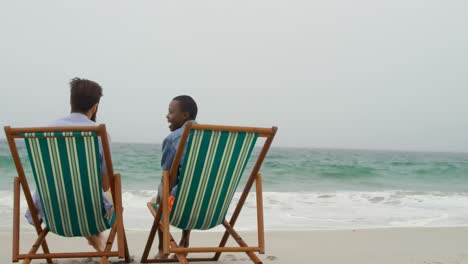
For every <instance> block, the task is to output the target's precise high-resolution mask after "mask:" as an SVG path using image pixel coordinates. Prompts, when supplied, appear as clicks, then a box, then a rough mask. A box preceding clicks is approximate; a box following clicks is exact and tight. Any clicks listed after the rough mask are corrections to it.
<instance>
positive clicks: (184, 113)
mask: <svg viewBox="0 0 468 264" xmlns="http://www.w3.org/2000/svg"><path fill="white" fill-rule="evenodd" d="M182 114H183V115H184V120H185V121H188V120H190V114H189V112H183V113H182Z"/></svg>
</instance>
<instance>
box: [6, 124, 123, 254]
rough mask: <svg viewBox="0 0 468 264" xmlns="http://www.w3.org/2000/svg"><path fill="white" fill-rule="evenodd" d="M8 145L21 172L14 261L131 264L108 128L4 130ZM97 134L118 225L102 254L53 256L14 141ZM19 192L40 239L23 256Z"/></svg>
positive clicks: (16, 193)
mask: <svg viewBox="0 0 468 264" xmlns="http://www.w3.org/2000/svg"><path fill="white" fill-rule="evenodd" d="M4 129H5V134H6V137H7V141H8V144H9V147H10V150H11V154H12V157H13V161H14V164H15V166H16V170H17V172H18V176H17V177H15V179H14V199H13V200H14V209H13V210H14V212H13V247H12V250H13V252H12V253H13V254H12V261H13V262H18V261H19V260H24V261H23V263H30V261H31V260H32V259H46V260H47V263H52V259H54V258H86V257H101V263H108V258H109V257H119V258H124V259H125V261H126V262H130V256H129V252H128V246H127V239H126V235H125V230H124V225H123V217H122V212H123V207H122V188H121V186H122V185H121V176H120V174H118V173H117V174H114V169H113V166H112V159H111V153H110V148H109V140H108V137H107V132H106V127H105V125H99V126H82V127H79V126H74V127H29V128H11V127H9V126H6V127H4ZM76 131H80V132H96V135H97V136H99V137H100V138H101V142H102V147H103V152H104V153H103V155H104V159H105V161H106V165H107V173H108V175H109V184H110V188H111V191H112V197H113V201H114V209H115V221H114V224H113V226H112V228H111V231H110V234H109V237H108V239H107V242H106V245H105V250H104V251H103V252H95V251H94V252H64V253H51V252H50V250H49V247H48V245H47V241H46V236H47V234H48V232H49V230H48V228H47V227H46V228H42V226H41V224H40V222H39V218H38V215H37V211H36V208H35V207H34V203H33V199H32V195H31V191H30V188H29V184H28V181H27V179H26V175H25V172H24V169H23V165H22V162H21V159H20V156H19V153H18V149H17V146H16V143H15V139H18V138H24V137H23V136H22V134H23V133H34V132H76ZM20 188H22V189H23V193H24V196H25V198H26V203H27V205H28V208H29V210H30V212H31V216H32V219H33V222H34V227H35V230H36V233H37V235H38V238H37V240H36V241H35V242H34V244H33V245H32V247H31V249H30V250H29V252H28V253H25V254H22V253H20V226H19V221H20ZM116 235H117V244H118V248H117V250H116V251H112V246H113V244H114V240H115V237H116ZM39 247H42V251H43V253H37V251H38V249H39Z"/></svg>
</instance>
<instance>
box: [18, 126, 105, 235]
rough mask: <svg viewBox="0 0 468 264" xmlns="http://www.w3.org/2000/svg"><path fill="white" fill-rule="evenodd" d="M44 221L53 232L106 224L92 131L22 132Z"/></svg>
mask: <svg viewBox="0 0 468 264" xmlns="http://www.w3.org/2000/svg"><path fill="white" fill-rule="evenodd" d="M21 136H22V137H24V138H25V142H26V148H27V151H28V156H29V160H30V163H31V167H32V171H33V175H34V179H35V182H36V186H37V191H38V193H39V197H40V199H41V204H42V209H43V212H44V218H45V223H46V225H47V227H48V228H49V230H50V231H51V232H53V233H55V234H58V235H61V236H65V237H73V236H90V235H95V234H98V233H100V232H101V231H104V230H106V229H108V228H110V226H111V224H112V223H110V221H108V220H107V218H106V217H105V213H106V212H105V208H104V207H103V201H102V185H101V164H100V154H99V141H98V137H97V135H96V132H52V133H49V132H47V133H24V134H22V135H21Z"/></svg>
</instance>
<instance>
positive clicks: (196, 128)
mask: <svg viewBox="0 0 468 264" xmlns="http://www.w3.org/2000/svg"><path fill="white" fill-rule="evenodd" d="M276 131H277V128H276V127H272V128H254V127H229V126H214V125H201V124H191V123H186V125H185V128H184V131H183V134H182V137H181V140H180V143H179V146H178V149H177V151H176V155H175V158H174V162H173V164H172V167H171V169H170V171H164V172H163V191H162V201H161V203H159V204H157V205H156V206H155V205H154V204H152V203H148V208H149V210H150V211H151V213H152V215H153V216H154V221H153V226H152V228H151V231H150V233H149V237H148V240H147V243H146V246H145V249H144V252H143V255H142V258H141V263H158V262H180V263H188V261H217V260H218V259H219V257H220V255H221V253H222V252H245V253H247V255H248V256H249V257H250V259H251V260H252V261H253V262H254V263H257V264H258V263H262V262H261V261H260V259H259V258H258V257H257V255H256V254H255V252H258V253H260V254H263V253H264V250H265V246H264V226H263V201H262V181H261V179H262V178H261V174H260V173H259V170H260V167H261V166H262V163H263V160H264V159H265V156H266V154H267V152H268V149H269V148H270V145H271V143H272V141H273V138H274V136H275V134H276ZM258 137H265V138H266V141H265V143H264V145H263V147H262V149H261V151H260V154H259V156H258V159H257V161H256V163H255V165H254V167H253V170H252V172H251V174H250V177H249V179H248V181H247V183H246V186H245V187H244V191H243V192H242V195H241V197H240V199H239V202H238V204H237V206H236V208H235V211H234V213H233V215H232V217H231V219H230V221H229V222H228V221H227V220H226V214H227V211H228V208H229V205H230V204H231V201H232V197H233V195H234V193H235V192H236V189H237V187H238V184H239V181H240V178H241V176H242V174H243V171H244V169H245V167H246V164H247V162H248V160H249V158H250V155H251V153H252V149H253V148H254V145H255V143H256V141H257V138H258ZM184 150H185V158H184V162H183V164H182V168H181V172H180V178H179V183H178V188H177V193H176V198H175V202H174V204H173V207H172V210H171V212H170V213H169V209H168V199H169V193H170V191H169V183H170V182H173V180H174V177H175V176H176V172H177V170H178V168H179V164H180V160H181V158H182V155H183V153H184ZM254 182H255V183H256V198H257V200H256V201H257V224H258V246H255V247H251V246H248V245H247V244H246V243H245V242H244V240H242V238H241V237H240V236H239V234H238V233H237V232H236V231H235V230H234V225H235V223H236V221H237V218H238V216H239V214H240V212H241V210H242V206H243V205H244V202H245V200H246V199H247V196H248V195H249V191H250V189H251V187H252V185H253V184H254ZM156 207H157V208H158V209H155V208H156ZM169 225H172V226H175V227H177V228H180V229H184V230H188V229H198V230H207V229H211V228H213V227H215V226H218V225H223V226H224V227H225V228H226V231H225V233H224V235H223V237H222V239H221V242H220V243H219V245H218V247H188V248H183V247H180V246H179V245H178V244H177V243H176V242H175V241H174V238H173V237H172V235H171V233H170V230H169ZM158 229H160V230H161V231H162V232H163V252H164V253H165V254H170V253H175V255H176V256H177V259H164V260H162V259H155V258H151V259H150V258H148V255H149V252H150V250H151V247H152V245H153V241H154V238H155V234H156V232H157V230H158ZM230 235H231V236H232V237H233V238H234V240H235V241H236V242H237V243H238V244H239V246H238V247H226V242H227V240H228V238H229V236H230ZM206 252H213V253H215V255H214V256H213V257H211V258H187V257H186V255H187V254H188V253H206Z"/></svg>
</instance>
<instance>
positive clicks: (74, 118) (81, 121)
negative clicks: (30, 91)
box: [24, 113, 112, 225]
mask: <svg viewBox="0 0 468 264" xmlns="http://www.w3.org/2000/svg"><path fill="white" fill-rule="evenodd" d="M97 125H98V124H96V123H95V122H94V121H91V120H89V118H88V117H87V116H85V115H83V114H80V113H71V114H69V115H68V116H66V117H63V118H61V119H58V120H55V121H54V122H52V123H50V124H49V126H50V127H58V126H97ZM99 156H100V157H99V158H100V160H101V173H105V172H107V167H106V162H105V160H104V159H103V150H102V143H101V140H99ZM102 201H103V203H104V207H105V208H106V212H107V213H108V212H109V210H110V209H111V208H112V203H111V202H110V201H109V200H108V199H107V197H106V196H105V195H103V196H102ZM33 202H34V207H36V211H37V214H38V217H39V221H41V222H42V219H43V218H44V213H43V212H42V204H41V200H40V198H39V195H38V193H37V192H34V194H33ZM24 216H25V217H26V219H27V220H28V222H29V223H30V224H31V225H34V222H33V219H32V216H31V212H30V211H29V209H27V210H26V213H25V215H24Z"/></svg>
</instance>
